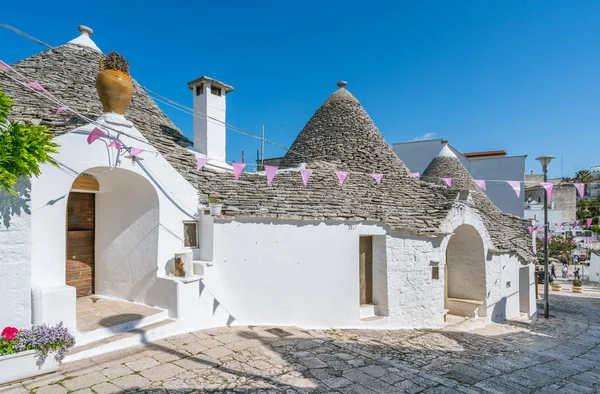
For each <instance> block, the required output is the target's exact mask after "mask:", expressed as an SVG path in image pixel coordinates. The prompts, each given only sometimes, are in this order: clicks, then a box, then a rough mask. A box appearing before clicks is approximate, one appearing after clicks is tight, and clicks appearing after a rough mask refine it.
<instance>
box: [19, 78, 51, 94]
mask: <svg viewBox="0 0 600 394" xmlns="http://www.w3.org/2000/svg"><path fill="white" fill-rule="evenodd" d="M25 86H29V87H30V88H34V89H35V90H39V91H40V92H44V93H45V94H47V95H48V96H52V95H51V94H50V92H49V91H47V90H46V89H44V87H43V86H42V85H40V83H39V82H35V81H34V82H28V83H26V84H25Z"/></svg>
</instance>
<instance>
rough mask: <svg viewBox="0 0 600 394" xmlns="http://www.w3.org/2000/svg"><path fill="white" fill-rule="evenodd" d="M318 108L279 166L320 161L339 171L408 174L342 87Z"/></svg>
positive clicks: (379, 133) (351, 96) (361, 108)
mask: <svg viewBox="0 0 600 394" xmlns="http://www.w3.org/2000/svg"><path fill="white" fill-rule="evenodd" d="M338 86H340V88H339V89H338V90H337V91H335V92H334V93H333V94H332V95H331V96H330V97H329V98H328V99H327V100H326V101H325V102H324V103H323V105H321V107H319V109H317V111H316V112H315V113H314V115H313V116H312V118H310V120H309V121H308V123H307V124H306V125H305V126H304V128H303V129H302V131H300V133H299V134H298V136H297V137H296V140H295V141H294V143H293V144H292V146H291V147H290V150H289V151H288V152H287V154H286V155H285V157H284V158H283V160H282V161H281V166H282V167H297V166H298V165H299V164H300V163H302V162H304V163H310V162H314V161H322V162H327V163H330V164H332V165H334V166H336V167H337V168H338V169H339V170H341V171H361V172H366V173H371V172H376V173H386V174H387V173H390V172H393V173H398V174H403V175H408V170H407V168H406V166H404V164H403V163H402V162H401V161H400V159H399V158H398V156H397V155H396V154H395V153H394V151H393V149H392V148H391V146H390V145H389V144H388V143H387V141H386V140H385V138H384V137H383V135H382V134H381V132H380V131H379V129H377V127H376V126H375V124H374V123H373V120H371V118H370V117H369V115H368V114H367V112H366V111H365V110H364V108H363V107H362V105H361V104H360V103H359V102H358V100H357V99H356V97H354V96H353V95H352V94H351V93H350V92H349V91H347V90H346V89H345V88H344V87H343V86H345V83H343V82H340V83H339V84H338Z"/></svg>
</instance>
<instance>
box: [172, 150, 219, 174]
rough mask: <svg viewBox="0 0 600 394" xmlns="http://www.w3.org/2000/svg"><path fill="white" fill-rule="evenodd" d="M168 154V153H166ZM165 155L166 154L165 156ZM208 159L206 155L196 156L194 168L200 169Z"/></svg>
mask: <svg viewBox="0 0 600 394" xmlns="http://www.w3.org/2000/svg"><path fill="white" fill-rule="evenodd" d="M167 154H168V153H167ZM165 157H166V156H165ZM209 160H210V159H209V158H207V157H196V169H197V170H198V171H200V170H201V169H202V167H204V165H205V164H206V163H208V161H209Z"/></svg>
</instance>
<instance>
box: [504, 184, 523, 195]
mask: <svg viewBox="0 0 600 394" xmlns="http://www.w3.org/2000/svg"><path fill="white" fill-rule="evenodd" d="M506 183H508V184H509V185H510V186H511V187H512V188H513V190H514V191H515V193H516V194H517V197H521V182H519V181H506Z"/></svg>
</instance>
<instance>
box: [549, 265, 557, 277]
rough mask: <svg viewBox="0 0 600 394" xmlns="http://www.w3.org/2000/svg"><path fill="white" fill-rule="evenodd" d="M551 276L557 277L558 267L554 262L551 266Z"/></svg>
mask: <svg viewBox="0 0 600 394" xmlns="http://www.w3.org/2000/svg"><path fill="white" fill-rule="evenodd" d="M550 277H551V278H555V279H556V267H555V266H554V263H552V265H551V266H550Z"/></svg>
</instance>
